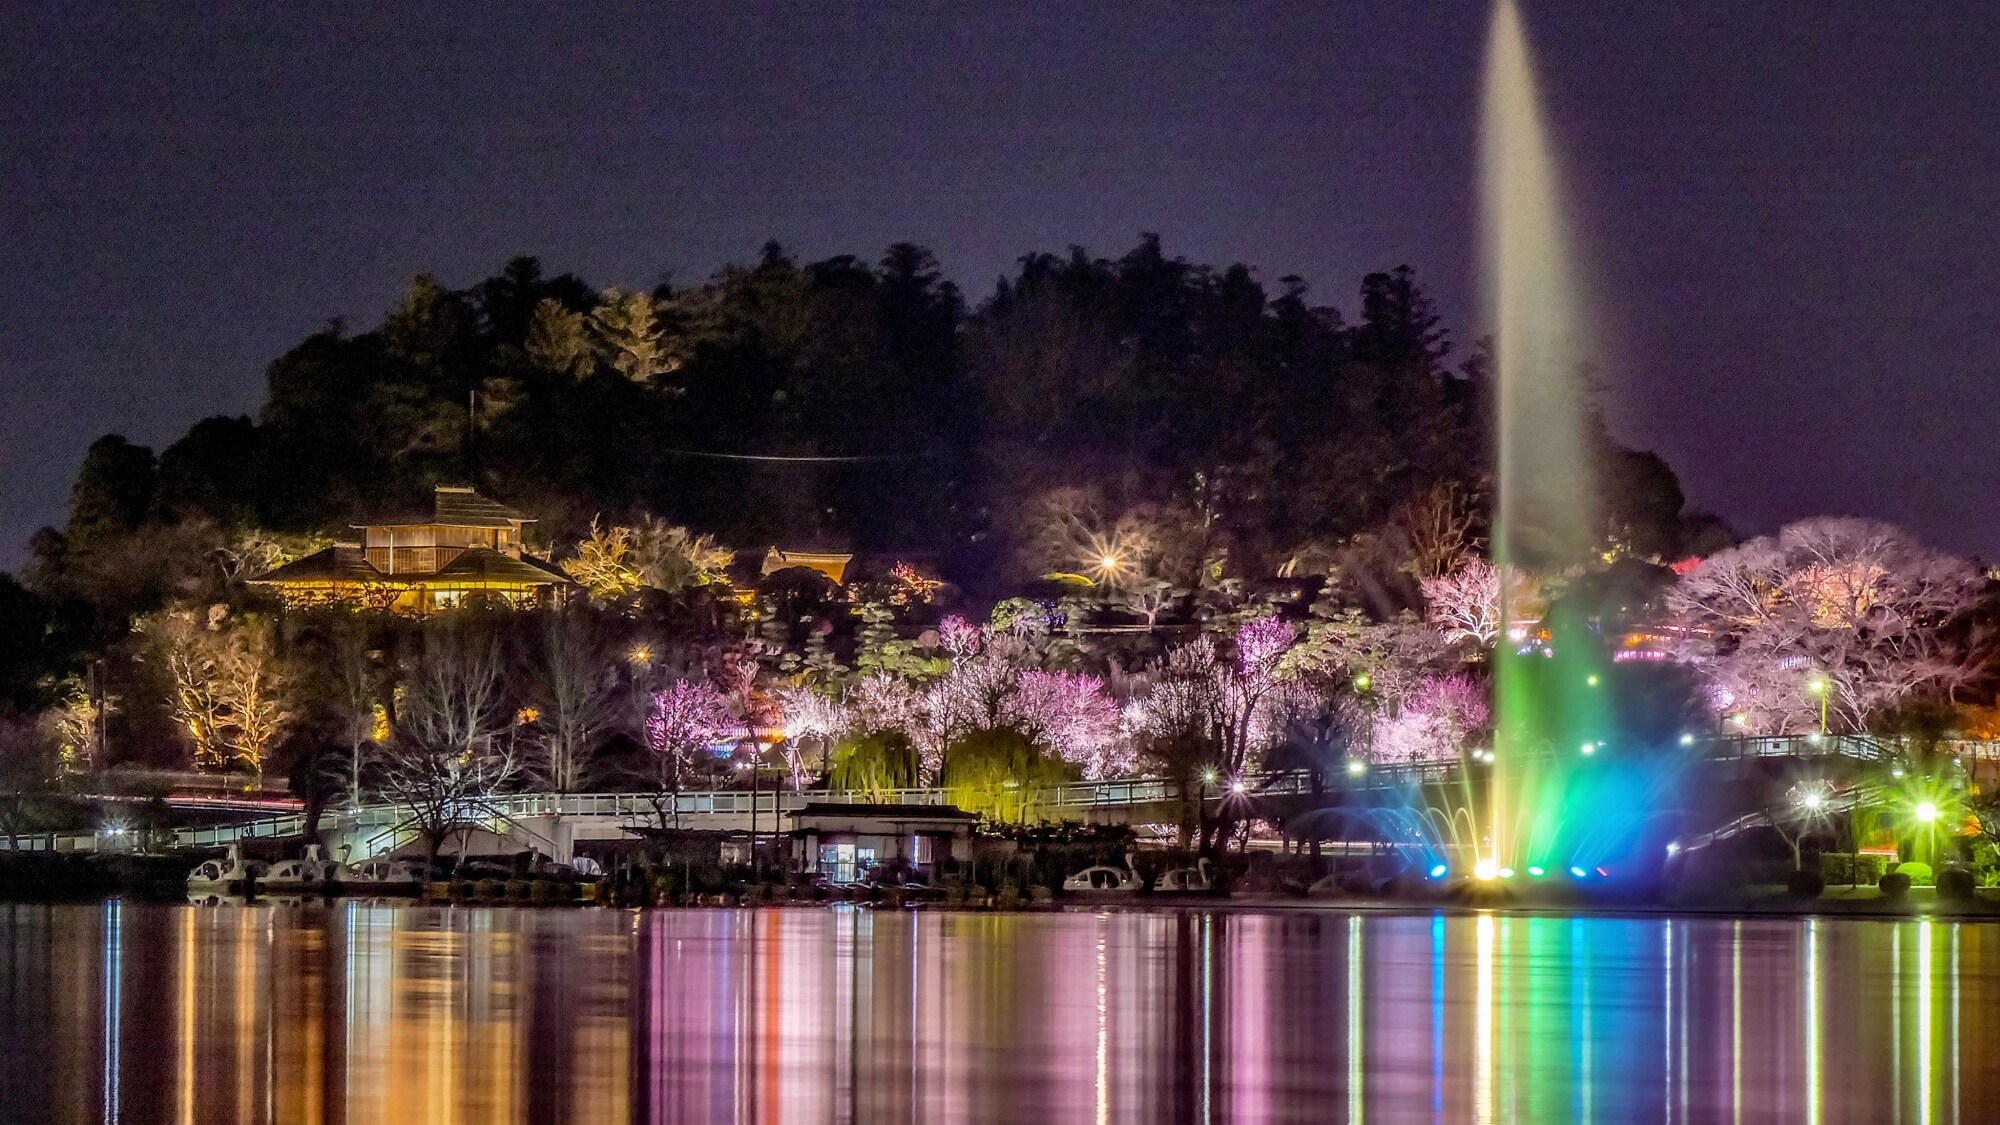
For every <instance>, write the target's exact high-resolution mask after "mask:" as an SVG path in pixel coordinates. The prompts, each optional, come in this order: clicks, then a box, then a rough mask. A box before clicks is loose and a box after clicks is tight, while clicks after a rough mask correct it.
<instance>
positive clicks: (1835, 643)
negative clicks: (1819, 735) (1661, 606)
mask: <svg viewBox="0 0 2000 1125" xmlns="http://www.w3.org/2000/svg"><path fill="white" fill-rule="evenodd" d="M1980 588H1981V579H1980V576H1979V573H1978V571H1977V570H1976V569H1974V568H1973V566H1972V564H1971V563H1969V562H1966V561H1965V560H1963V559H1959V558H1956V557H1953V556H1951V555H1946V554H1943V553H1942V552H1938V551H1934V550H1932V549H1930V548H1928V547H1925V546H1923V545H1922V544H1920V543H1918V542H1917V541H1916V540H1914V539H1913V538H1911V537H1910V536H1909V535H1908V534H1907V533H1906V532H1904V531H1902V530H1901V529H1899V528H1896V527H1892V526H1890V525H1888V524H1884V523H1876V522H1873V521H1869V520H1860V519H1832V518H1828V519H1813V520H1804V521H1801V522H1798V523H1794V524H1791V525H1789V526H1787V527H1785V528H1783V529H1781V530H1780V531H1779V532H1778V534H1776V535H1773V536H1764V537H1762V538H1758V539H1753V540H1751V541H1750V542H1748V543H1744V544H1742V545H1741V546H1738V547H1733V548H1731V549H1729V550H1726V551H1722V552H1719V553H1717V554H1715V555H1712V556H1710V557H1709V558H1708V559H1706V560H1704V561H1703V562H1702V563H1701V564H1700V565H1699V566H1696V567H1695V568H1693V569H1692V570H1690V571H1689V572H1688V573H1687V574H1686V575H1684V576H1682V578H1681V580H1680V582H1679V583H1678V584H1677V585H1676V586H1675V587H1674V589H1673V590H1672V591H1671V592H1670V593H1669V594H1668V598H1667V604H1668V608H1669V610H1670V612H1671V613H1672V614H1673V620H1674V624H1675V626H1676V627H1677V628H1678V630H1679V632H1680V636H1681V637H1682V650H1681V656H1682V657H1683V658H1684V659H1686V660H1687V661H1688V662H1690V663H1691V664H1693V665H1694V666H1695V668H1696V669H1698V670H1699V671H1700V672H1701V674H1702V675H1703V676H1704V677H1705V678H1706V679H1707V680H1708V683H1709V693H1710V697H1711V699H1713V700H1714V701H1715V702H1716V704H1717V705H1718V707H1719V708H1720V709H1722V710H1723V711H1725V712H1726V713H1727V714H1729V715H1730V716H1731V717H1732V718H1733V719H1734V720H1735V726H1736V729H1739V730H1743V731H1747V732H1756V733H1767V734H1794V733H1799V732H1804V731H1813V730H1817V729H1818V727H1819V722H1820V714H1821V705H1822V700H1824V705H1825V708H1826V715H1827V719H1828V725H1829V726H1830V727H1832V728H1833V729H1835V730H1839V731H1866V730H1867V729H1868V726H1869V723H1870V721H1871V720H1873V719H1875V718H1876V717H1877V716H1880V715H1882V714H1883V713H1885V712H1887V711H1890V710H1892V709H1894V708H1896V707H1898V706H1900V705H1903V704H1905V703H1908V702H1911V701H1913V700H1917V699H1922V698H1948V697H1949V695H1950V693H1951V692H1952V690H1953V689H1955V688H1957V687H1959V686H1960V685H1963V684H1964V683H1966V682H1967V680H1968V679H1970V677H1971V675H1972V671H1973V668H1972V662H1971V661H1970V659H1969V658H1968V653H1967V651H1966V646H1965V645H1964V643H1963V642H1962V641H1961V640H1960V639H1959V635H1958V633H1959V630H1957V629H1956V626H1957V625H1959V624H1960V623H1961V622H1962V621H1963V620H1964V619H1965V618H1966V616H1967V615H1968V614H1969V613H1970V612H1971V610H1972V609H1973V606H1974V604H1975V603H1976V601H1977V598H1978V596H1979V591H1980Z"/></svg>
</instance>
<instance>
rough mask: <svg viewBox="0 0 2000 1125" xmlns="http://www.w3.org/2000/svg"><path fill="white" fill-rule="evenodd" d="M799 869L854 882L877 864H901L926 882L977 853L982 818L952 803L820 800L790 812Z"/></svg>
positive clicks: (795, 862)
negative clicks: (945, 865) (975, 832)
mask: <svg viewBox="0 0 2000 1125" xmlns="http://www.w3.org/2000/svg"><path fill="white" fill-rule="evenodd" d="M789 815H790V816H791V818H792V833H791V835H792V839H793V840H794V841H796V842H797V845H796V847H795V848H794V850H793V853H792V857H793V863H794V866H795V867H796V868H797V869H798V870H799V871H802V872H806V873H808V874H815V873H816V874H820V875H824V876H826V878H827V881H828V882H832V883H852V882H854V881H855V880H856V879H859V878H861V876H862V875H863V874H864V873H866V872H867V870H868V869H869V868H871V867H874V866H876V865H877V864H882V863H888V862H891V861H894V860H900V861H902V863H903V864H905V865H907V866H908V867H909V868H910V869H911V870H912V871H914V872H916V873H918V874H920V875H922V876H924V877H925V878H926V879H929V878H932V877H934V876H935V875H936V874H937V869H938V865H939V864H940V863H942V862H944V861H945V860H947V859H951V860H959V861H963V860H966V859H969V858H971V855H972V827H973V825H975V824H977V823H979V817H978V816H977V815H975V814H973V813H969V812H966V811H965V810H963V809H959V808H954V807H953V806H951V805H869V804H832V803H825V802H815V803H812V804H809V805H807V806H805V807H804V808H802V809H798V810H796V811H794V812H792V813H790V814H789Z"/></svg>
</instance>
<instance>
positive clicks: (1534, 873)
mask: <svg viewBox="0 0 2000 1125" xmlns="http://www.w3.org/2000/svg"><path fill="white" fill-rule="evenodd" d="M1547 874H1548V872H1547V871H1544V870H1543V869H1542V868H1540V867H1533V866H1531V867H1529V868H1528V875H1529V876H1530V877H1532V878H1536V879H1539V878H1541V877H1542V876H1544V875H1547Z"/></svg>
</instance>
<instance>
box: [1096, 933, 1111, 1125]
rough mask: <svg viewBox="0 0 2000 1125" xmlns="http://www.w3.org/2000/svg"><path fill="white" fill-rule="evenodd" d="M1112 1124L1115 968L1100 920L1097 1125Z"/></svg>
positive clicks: (1098, 945) (1098, 949)
mask: <svg viewBox="0 0 2000 1125" xmlns="http://www.w3.org/2000/svg"><path fill="white" fill-rule="evenodd" d="M1110 1120H1111V966H1110V961H1109V959H1108V956H1107V954H1106V952H1105V937H1104V930H1103V927H1102V921H1101V920H1100V926H1099V929H1098V931H1097V1121H1098V1125H1108V1123H1109V1122H1110Z"/></svg>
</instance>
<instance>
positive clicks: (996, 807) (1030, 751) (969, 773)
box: [944, 727, 1077, 824]
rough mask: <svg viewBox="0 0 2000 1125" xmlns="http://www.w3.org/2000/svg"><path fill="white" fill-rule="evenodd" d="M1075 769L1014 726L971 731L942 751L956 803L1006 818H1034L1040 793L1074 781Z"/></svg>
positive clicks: (949, 788) (1024, 820)
mask: <svg viewBox="0 0 2000 1125" xmlns="http://www.w3.org/2000/svg"><path fill="white" fill-rule="evenodd" d="M1076 777H1077V774H1076V769H1075V767H1073V766H1070V765H1069V764H1067V763H1065V762H1063V761H1062V760H1060V759H1058V758H1055V757H1053V756H1052V755H1049V754H1047V753H1044V752H1043V750H1042V748H1041V747H1040V746H1038V745H1036V744H1035V743H1034V742H1033V741H1032V740H1031V739H1029V738H1028V736H1027V735H1024V734H1022V733H1021V732H1020V731H1017V730H1014V729H1013V728H1011V727H989V728H986V729H982V730H975V731H971V732H970V733H968V734H966V735H964V736H963V737H961V738H959V739H958V740H956V741H954V742H953V743H952V744H951V745H950V746H948V747H946V748H945V753H944V790H945V794H946V796H947V797H948V798H949V799H950V801H951V803H952V804H953V805H956V806H957V807H959V808H961V809H964V810H965V811H966V812H970V813H978V814H979V815H980V816H983V817H986V818H988V819H991V820H997V821H1001V822H1003V823H1012V824H1026V823H1028V822H1029V821H1030V820H1033V819H1034V818H1035V812H1036V809H1037V805H1038V801H1037V796H1038V794H1039V793H1040V792H1041V791H1042V790H1045V789H1048V788H1051V787H1053V786H1057V785H1061V784H1063V783H1064V782H1066V781H1075V780H1076Z"/></svg>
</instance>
